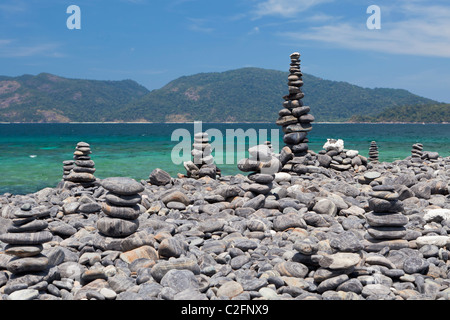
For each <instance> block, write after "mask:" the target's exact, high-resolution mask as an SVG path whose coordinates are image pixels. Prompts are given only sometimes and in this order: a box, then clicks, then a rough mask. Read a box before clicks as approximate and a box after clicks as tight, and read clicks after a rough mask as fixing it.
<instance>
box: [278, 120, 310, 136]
mask: <svg viewBox="0 0 450 320" xmlns="http://www.w3.org/2000/svg"><path fill="white" fill-rule="evenodd" d="M295 119H296V120H297V118H295ZM282 129H283V132H284V133H292V132H308V131H311V130H312V125H311V123H297V124H290V125H283V128H282Z"/></svg>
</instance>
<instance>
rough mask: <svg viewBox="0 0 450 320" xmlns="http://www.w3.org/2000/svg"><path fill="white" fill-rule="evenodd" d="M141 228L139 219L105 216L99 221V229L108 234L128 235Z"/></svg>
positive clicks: (113, 235) (116, 235) (114, 235)
mask: <svg viewBox="0 0 450 320" xmlns="http://www.w3.org/2000/svg"><path fill="white" fill-rule="evenodd" d="M138 228H139V221H138V220H137V219H136V220H123V219H115V218H110V217H104V218H101V219H99V220H98V221H97V229H98V230H99V231H100V232H101V233H103V234H104V235H106V236H110V237H127V236H129V235H131V234H133V233H134V232H136V230H137V229H138Z"/></svg>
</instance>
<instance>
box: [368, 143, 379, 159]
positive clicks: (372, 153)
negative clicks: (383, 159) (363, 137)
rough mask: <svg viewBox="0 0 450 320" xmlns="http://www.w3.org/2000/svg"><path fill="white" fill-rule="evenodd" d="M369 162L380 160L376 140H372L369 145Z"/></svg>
mask: <svg viewBox="0 0 450 320" xmlns="http://www.w3.org/2000/svg"><path fill="white" fill-rule="evenodd" d="M369 162H378V146H377V143H376V141H372V142H371V143H370V147H369Z"/></svg>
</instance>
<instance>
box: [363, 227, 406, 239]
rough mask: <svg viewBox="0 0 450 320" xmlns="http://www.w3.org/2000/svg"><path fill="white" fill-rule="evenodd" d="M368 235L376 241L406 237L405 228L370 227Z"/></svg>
mask: <svg viewBox="0 0 450 320" xmlns="http://www.w3.org/2000/svg"><path fill="white" fill-rule="evenodd" d="M367 233H368V234H369V235H370V236H371V237H373V238H375V239H386V240H389V239H402V238H403V237H405V236H406V229H405V228H404V227H369V228H367Z"/></svg>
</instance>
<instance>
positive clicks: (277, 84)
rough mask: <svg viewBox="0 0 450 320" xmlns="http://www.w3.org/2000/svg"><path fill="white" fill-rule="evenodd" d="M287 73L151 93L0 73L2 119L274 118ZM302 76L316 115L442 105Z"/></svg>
mask: <svg viewBox="0 0 450 320" xmlns="http://www.w3.org/2000/svg"><path fill="white" fill-rule="evenodd" d="M287 77H288V73H287V72H283V71H277V70H267V69H260V68H242V69H237V70H231V71H226V72H221V73H217V72H213V73H199V74H195V75H191V76H183V77H180V78H178V79H176V80H173V81H172V82H170V83H168V84H167V85H165V86H164V87H162V88H161V89H157V90H153V91H151V92H150V91H149V90H147V89H146V88H145V87H143V86H141V85H139V84H138V83H136V82H134V81H132V80H123V81H99V80H80V79H67V78H62V77H59V76H55V75H51V74H48V73H41V74H39V75H37V76H32V75H23V76H20V77H0V122H108V121H129V122H132V121H140V122H187V121H196V120H199V121H200V120H201V121H204V122H275V121H276V119H277V118H278V111H279V110H280V109H281V108H282V103H283V98H282V97H283V96H284V95H286V94H287V93H288V92H287V91H288V87H287ZM303 81H304V83H305V84H304V86H303V88H302V89H303V92H304V93H305V98H304V99H303V101H304V102H305V105H309V106H310V107H311V114H312V115H314V116H315V118H316V121H349V120H350V119H352V120H354V121H356V120H357V119H360V118H358V117H357V116H364V117H376V116H377V115H379V114H380V112H383V111H385V110H386V112H391V114H395V112H396V110H397V109H398V107H403V106H424V105H439V103H438V102H436V101H433V100H430V99H426V98H423V97H420V96H417V95H414V94H412V93H410V92H408V91H406V90H401V89H384V88H376V89H368V88H362V87H359V86H356V85H352V84H349V83H346V82H337V81H330V80H323V79H320V78H318V77H315V76H312V75H309V74H305V75H304V76H303ZM403 108H404V107H403ZM387 110H391V111H387ZM402 110H403V109H402ZM436 112H438V113H439V111H436ZM388 115H389V114H386V116H388ZM416 118H417V119H418V118H421V115H420V114H419V115H418V116H417V117H415V119H416ZM361 119H362V118H361ZM371 119H376V118H371ZM427 119H428V118H427ZM433 119H434V118H433ZM361 121H362V120H361ZM394 121H395V120H394ZM419 121H420V122H422V121H428V120H426V119H425V118H424V119H423V120H419Z"/></svg>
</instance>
